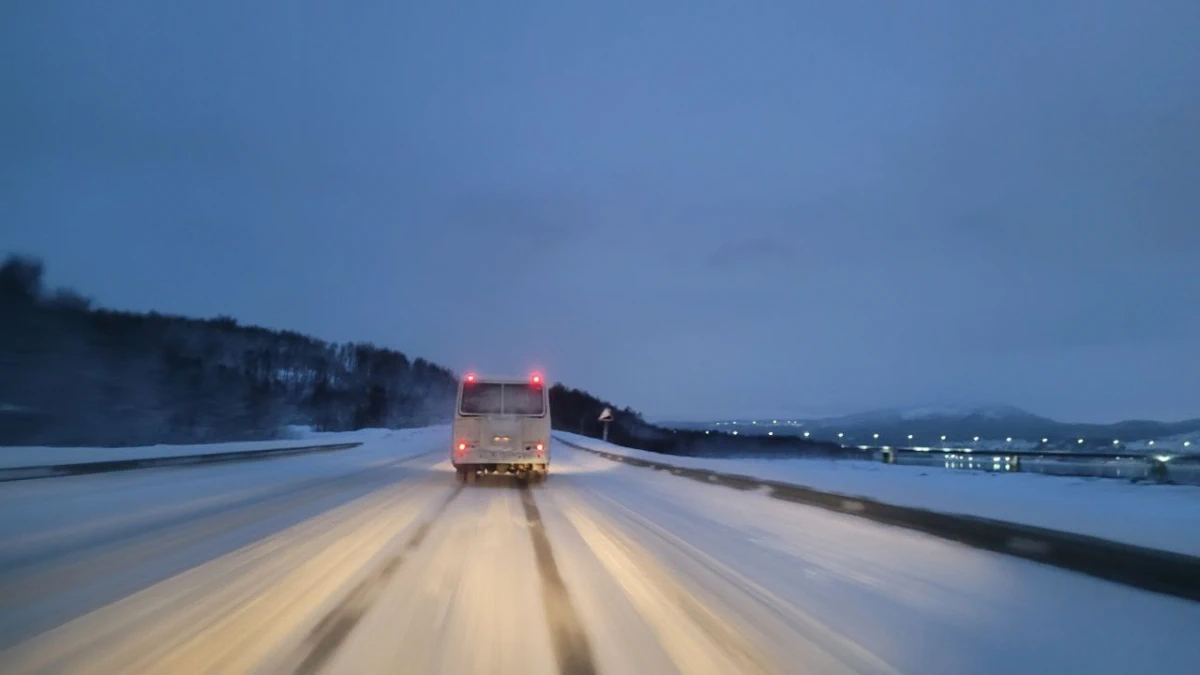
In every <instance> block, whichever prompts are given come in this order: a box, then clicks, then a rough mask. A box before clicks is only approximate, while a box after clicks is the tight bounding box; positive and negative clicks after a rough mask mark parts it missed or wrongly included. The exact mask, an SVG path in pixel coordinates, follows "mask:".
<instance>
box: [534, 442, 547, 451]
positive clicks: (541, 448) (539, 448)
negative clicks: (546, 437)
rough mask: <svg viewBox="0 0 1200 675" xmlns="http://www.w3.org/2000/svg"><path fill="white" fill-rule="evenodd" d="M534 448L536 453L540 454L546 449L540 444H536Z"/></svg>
mask: <svg viewBox="0 0 1200 675" xmlns="http://www.w3.org/2000/svg"><path fill="white" fill-rule="evenodd" d="M534 447H535V448H536V449H537V451H538V452H541V451H543V450H545V449H546V446H545V445H542V444H541V443H538V444H537V445H536V446H534Z"/></svg>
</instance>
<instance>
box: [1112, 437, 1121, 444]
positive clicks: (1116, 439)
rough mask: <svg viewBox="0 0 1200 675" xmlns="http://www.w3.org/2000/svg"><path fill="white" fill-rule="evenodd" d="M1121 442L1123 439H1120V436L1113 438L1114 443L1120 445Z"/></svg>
mask: <svg viewBox="0 0 1200 675" xmlns="http://www.w3.org/2000/svg"><path fill="white" fill-rule="evenodd" d="M1120 444H1121V439H1119V438H1114V439H1113V445H1120Z"/></svg>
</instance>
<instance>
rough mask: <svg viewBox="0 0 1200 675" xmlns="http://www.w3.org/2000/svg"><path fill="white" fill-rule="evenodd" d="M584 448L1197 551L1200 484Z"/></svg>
mask: <svg viewBox="0 0 1200 675" xmlns="http://www.w3.org/2000/svg"><path fill="white" fill-rule="evenodd" d="M558 435H560V436H562V437H563V438H564V439H566V440H569V441H570V442H572V443H577V444H579V445H582V446H583V447H587V448H593V449H596V450H603V451H605V452H611V453H614V454H622V455H626V456H629V457H637V458H641V459H647V460H650V461H656V462H663V463H669V464H674V465H676V466H681V467H689V468H706V469H711V470H714V471H721V472H727V473H734V474H740V475H744V476H752V477H755V478H762V479H768V480H777V481H782V482H786V483H795V484H796V485H803V486H806V487H810V488H813V489H816V490H824V491H827V492H836V493H839V494H845V495H850V496H857V497H866V498H868V499H874V500H877V501H881V502H886V503H889V504H897V505H901V506H915V507H919V508H924V509H931V510H934V511H942V512H945V513H961V514H967V515H972V516H979V517H983V518H993V519H996V520H1005V521H1010V522H1016V523H1022V524H1026V525H1036V526H1039V527H1048V528H1051V529H1055V530H1063V531H1067V532H1076V533H1080V534H1087V535H1091V536H1095V537H1101V538H1104V539H1111V540H1115V541H1121V542H1125V543H1130V544H1137V545H1140V546H1147V547H1150V548H1157V549H1162V550H1167V551H1176V552H1179V553H1187V554H1190V555H1200V486H1195V485H1146V484H1133V483H1130V482H1128V481H1123V480H1117V479H1108V478H1076V477H1065V476H1047V475H1040V474H1023V473H988V472H982V471H980V472H975V471H950V470H946V469H940V468H936V467H922V466H903V465H895V464H883V463H882V462H861V461H848V460H825V459H713V458H696V457H675V456H671V455H661V454H658V453H653V452H644V451H641V450H632V449H629V448H624V447H621V446H618V445H613V444H611V443H604V442H603V441H598V440H596V439H593V438H587V437H585V436H578V435H575V434H566V433H560V434H558Z"/></svg>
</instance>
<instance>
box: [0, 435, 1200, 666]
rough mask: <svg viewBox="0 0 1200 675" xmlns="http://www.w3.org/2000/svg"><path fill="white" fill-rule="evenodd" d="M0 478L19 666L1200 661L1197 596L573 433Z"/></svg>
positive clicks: (1, 533)
mask: <svg viewBox="0 0 1200 675" xmlns="http://www.w3.org/2000/svg"><path fill="white" fill-rule="evenodd" d="M444 435H445V434H444V433H436V434H428V433H427V434H421V433H412V434H409V435H407V436H404V435H397V436H396V437H394V438H388V439H380V440H377V441H374V442H372V443H369V444H367V445H366V446H364V447H363V448H361V449H358V450H354V451H348V452H346V453H341V454H339V455H331V456H321V457H298V458H289V459H280V460H272V461H265V462H256V463H251V464H244V465H228V466H213V467H202V468H187V469H162V470H150V471H135V472H128V473H122V474H108V475H99V476H81V477H75V478H59V479H50V480H40V481H27V482H21V483H8V484H4V485H0V513H3V514H4V518H3V519H2V522H0V649H3V651H2V652H0V672H3V673H6V674H14V675H15V674H17V673H68V672H77V673H251V672H254V673H352V674H360V673H362V674H369V673H410V672H411V673H614V674H626V673H654V674H659V673H672V672H678V673H920V674H923V675H928V674H938V673H945V674H948V675H950V674H953V675H959V674H961V673H1039V672H1046V673H1061V672H1079V673H1128V672H1153V673H1156V674H1169V673H1195V672H1197V670H1198V668H1200V642H1198V641H1196V640H1195V639H1194V630H1195V627H1196V626H1200V605H1198V604H1197V603H1192V602H1188V601H1185V600H1179V599H1174V598H1168V597H1163V596H1159V595H1155V594H1152V593H1147V592H1142V591H1137V590H1134V589H1129V588H1125V587H1122V586H1118V585H1115V584H1111V583H1108V582H1104V581H1100V580H1097V579H1092V578H1089V577H1084V576H1081V575H1076V574H1072V573H1069V572H1064V571H1061V570H1057V569H1053V568H1049V567H1045V566H1041V565H1037V564H1034V563H1031V562H1026V561H1022V560H1016V559H1012V558H1008V557H1005V556H1000V555H996V554H992V553H987V552H982V551H977V550H973V549H970V548H966V547H964V546H961V545H957V544H953V543H949V542H945V541H941V540H938V539H934V538H931V537H928V536H925V535H922V534H918V533H914V532H910V531H905V530H901V529H896V528H890V527H886V526H881V525H877V524H874V523H871V522H868V521H864V520H861V519H856V518H854V517H852V516H848V515H843V514H837V513H830V512H827V511H823V510H819V509H813V508H809V507H804V506H798V505H795V504H790V503H786V502H781V501H778V500H774V499H770V498H769V497H767V496H766V495H764V494H760V493H755V492H739V491H736V490H733V489H730V488H725V487H720V486H706V485H703V484H699V483H696V482H694V481H689V480H685V479H682V478H677V477H673V476H670V475H668V474H665V473H658V472H654V471H650V470H647V469H640V468H635V467H627V466H623V465H618V464H614V463H612V462H610V461H608V460H605V459H602V458H599V457H595V456H593V455H590V454H587V453H584V452H581V451H577V450H573V449H571V448H569V447H565V446H563V445H562V444H558V445H556V446H555V448H554V465H553V473H552V475H551V477H550V479H549V481H548V482H547V483H545V484H543V485H535V486H530V487H528V488H521V487H519V486H517V485H516V484H514V483H513V482H511V481H508V480H490V481H484V482H483V483H481V484H479V485H471V486H466V487H463V486H460V485H458V484H457V483H456V482H455V480H454V474H453V471H452V470H451V469H450V467H449V465H448V463H447V462H446V461H445V455H444V452H443V448H442V446H443V445H444V444H445V442H446V439H445V438H442V436H444Z"/></svg>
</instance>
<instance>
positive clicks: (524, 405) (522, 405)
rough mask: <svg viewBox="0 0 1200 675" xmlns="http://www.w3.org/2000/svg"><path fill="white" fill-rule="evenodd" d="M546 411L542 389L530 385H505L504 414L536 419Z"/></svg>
mask: <svg viewBox="0 0 1200 675" xmlns="http://www.w3.org/2000/svg"><path fill="white" fill-rule="evenodd" d="M545 411H546V405H545V400H544V399H543V398H542V388H541V387H535V386H533V385H529V384H506V385H504V412H505V413H506V414H509V415H528V416H531V417H536V416H538V415H541V414H542V413H543V412H545Z"/></svg>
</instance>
